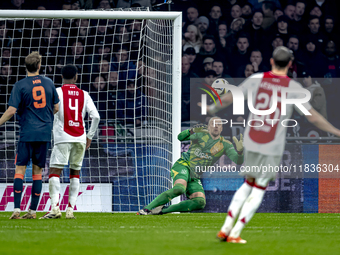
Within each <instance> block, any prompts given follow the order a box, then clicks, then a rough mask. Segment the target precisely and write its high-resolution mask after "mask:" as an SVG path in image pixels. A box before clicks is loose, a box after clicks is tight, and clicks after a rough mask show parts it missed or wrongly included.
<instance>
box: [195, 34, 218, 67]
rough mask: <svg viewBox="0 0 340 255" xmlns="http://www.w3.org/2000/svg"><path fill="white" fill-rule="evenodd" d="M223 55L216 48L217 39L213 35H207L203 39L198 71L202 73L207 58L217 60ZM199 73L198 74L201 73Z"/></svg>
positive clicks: (198, 57)
mask: <svg viewBox="0 0 340 255" xmlns="http://www.w3.org/2000/svg"><path fill="white" fill-rule="evenodd" d="M220 55H221V54H219V52H218V51H217V48H216V43H215V38H214V36H212V35H206V36H204V37H203V45H202V48H201V50H200V52H199V54H198V55H197V57H196V58H197V65H198V70H199V71H200V69H201V67H202V66H201V64H202V63H203V60H204V59H205V58H207V57H211V58H213V59H215V58H216V57H221V56H220ZM199 71H198V73H200V72H199Z"/></svg>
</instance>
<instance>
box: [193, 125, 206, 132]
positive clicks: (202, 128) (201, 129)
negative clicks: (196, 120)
mask: <svg viewBox="0 0 340 255" xmlns="http://www.w3.org/2000/svg"><path fill="white" fill-rule="evenodd" d="M200 132H201V133H208V126H207V125H205V124H196V125H195V126H193V127H192V128H191V129H190V134H193V133H200Z"/></svg>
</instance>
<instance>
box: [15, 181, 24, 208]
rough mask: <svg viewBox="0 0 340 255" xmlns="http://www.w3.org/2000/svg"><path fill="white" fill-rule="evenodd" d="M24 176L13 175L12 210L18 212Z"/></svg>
mask: <svg viewBox="0 0 340 255" xmlns="http://www.w3.org/2000/svg"><path fill="white" fill-rule="evenodd" d="M23 179H24V175H23V174H15V175H14V183H13V189H14V210H15V211H18V212H20V203H21V194H22V189H23V188H22V183H23Z"/></svg>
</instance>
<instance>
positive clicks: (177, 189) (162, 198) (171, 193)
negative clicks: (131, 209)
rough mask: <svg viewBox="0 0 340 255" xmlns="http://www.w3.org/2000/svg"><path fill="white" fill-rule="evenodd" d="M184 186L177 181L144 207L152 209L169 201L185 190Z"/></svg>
mask: <svg viewBox="0 0 340 255" xmlns="http://www.w3.org/2000/svg"><path fill="white" fill-rule="evenodd" d="M185 189H186V188H185V186H184V185H183V184H180V183H177V184H175V186H174V187H173V188H172V189H169V190H167V191H164V192H163V193H162V194H160V195H158V196H157V197H156V198H155V199H154V200H153V201H152V202H151V203H150V204H148V205H147V206H145V207H144V208H145V209H148V210H152V209H153V208H155V207H157V206H160V205H165V204H166V203H169V201H171V199H173V198H174V197H177V196H180V195H182V194H184V192H185Z"/></svg>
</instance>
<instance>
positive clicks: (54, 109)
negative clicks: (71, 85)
mask: <svg viewBox="0 0 340 255" xmlns="http://www.w3.org/2000/svg"><path fill="white" fill-rule="evenodd" d="M57 112H59V103H58V104H55V105H54V107H53V114H56V113H57Z"/></svg>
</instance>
